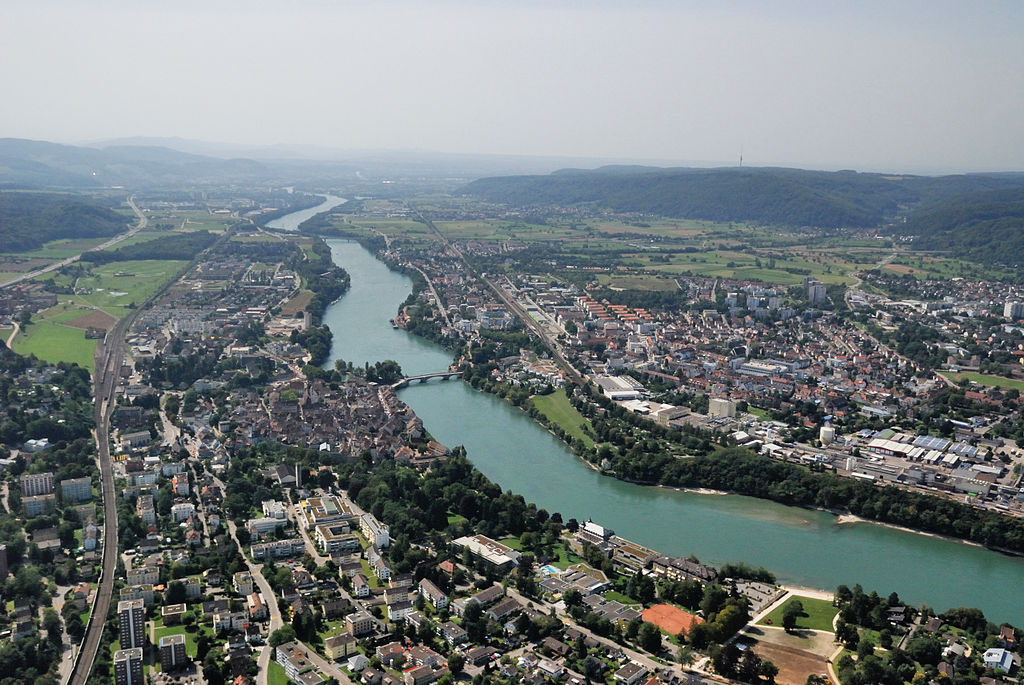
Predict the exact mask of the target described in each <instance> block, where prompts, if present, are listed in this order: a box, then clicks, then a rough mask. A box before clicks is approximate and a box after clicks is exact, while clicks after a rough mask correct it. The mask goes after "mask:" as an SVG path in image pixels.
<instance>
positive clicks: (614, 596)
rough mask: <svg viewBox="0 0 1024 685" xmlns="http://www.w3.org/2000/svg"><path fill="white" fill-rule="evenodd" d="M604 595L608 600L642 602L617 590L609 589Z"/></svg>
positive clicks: (624, 602) (627, 602)
mask: <svg viewBox="0 0 1024 685" xmlns="http://www.w3.org/2000/svg"><path fill="white" fill-rule="evenodd" d="M603 597H604V598H605V599H608V600H615V601H617V602H622V603H623V604H640V602H638V601H636V600H635V599H633V598H632V597H630V596H629V595H624V594H622V593H621V592H618V591H616V590H609V591H608V592H606V593H604V595H603Z"/></svg>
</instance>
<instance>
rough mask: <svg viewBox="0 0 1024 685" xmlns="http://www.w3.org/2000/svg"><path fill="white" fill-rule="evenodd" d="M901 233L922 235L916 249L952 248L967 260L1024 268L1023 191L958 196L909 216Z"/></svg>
mask: <svg viewBox="0 0 1024 685" xmlns="http://www.w3.org/2000/svg"><path fill="white" fill-rule="evenodd" d="M901 231H902V232H904V233H908V234H910V235H914V236H917V240H915V241H914V242H915V247H917V248H919V249H924V250H948V251H950V252H951V253H952V254H955V255H957V256H962V257H965V258H967V259H971V260H975V261H979V262H987V263H996V264H1004V265H1008V266H1020V265H1021V264H1024V188H1005V189H1001V190H987V191H983V192H975V193H967V194H964V195H957V196H955V197H951V198H949V199H946V200H941V201H938V202H934V203H931V204H929V205H927V206H925V207H922V208H921V209H919V210H918V211H915V212H912V213H911V214H910V216H908V217H907V223H906V225H905V226H904V227H903V228H902V229H901Z"/></svg>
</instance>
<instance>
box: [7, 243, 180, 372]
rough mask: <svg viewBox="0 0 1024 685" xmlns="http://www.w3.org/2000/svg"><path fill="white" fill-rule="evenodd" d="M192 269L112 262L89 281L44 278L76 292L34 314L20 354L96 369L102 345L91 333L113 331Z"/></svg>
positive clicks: (147, 262) (94, 272)
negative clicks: (180, 273) (96, 353)
mask: <svg viewBox="0 0 1024 685" xmlns="http://www.w3.org/2000/svg"><path fill="white" fill-rule="evenodd" d="M186 263H187V262H184V261H170V260H166V261H161V260H144V261H135V262H112V263H110V264H103V265H101V266H96V267H93V268H92V269H91V271H90V272H89V275H87V276H82V277H78V278H73V277H71V276H69V275H67V274H56V275H54V274H46V276H43V277H40V280H51V279H52V280H53V281H54V282H55V284H56V285H57V286H58V287H62V288H72V289H74V291H75V292H74V294H69V295H66V294H61V295H58V302H57V304H56V305H55V306H53V307H50V308H49V309H47V310H44V311H42V312H38V313H36V314H34V315H33V316H32V323H31V324H30V325H29V326H28V328H27V329H24V330H22V331H21V332H20V333H19V334H18V337H17V338H16V339H15V341H14V349H15V350H16V351H17V352H19V353H22V354H30V353H32V354H35V355H36V356H37V357H39V358H40V359H45V360H46V361H50V362H58V361H73V362H76V363H78V364H80V365H82V366H84V367H86V368H88V369H92V364H93V360H92V355H93V351H94V350H95V348H96V340H88V339H86V337H85V333H86V329H88V328H99V329H103V330H107V329H109V328H110V327H112V326H113V325H114V323H116V322H117V320H118V319H120V318H122V317H123V316H125V315H126V314H127V313H128V312H129V311H131V309H132V308H133V307H135V306H137V305H139V304H140V303H142V302H143V301H144V300H145V299H146V298H147V297H149V296H150V295H151V294H153V293H154V292H155V291H156V290H157V289H159V288H160V287H161V286H162V285H163V284H164V283H166V282H167V281H168V280H169V279H171V278H173V277H174V276H175V275H176V274H177V273H178V271H179V270H180V269H181V268H182V267H183V266H185V264H186Z"/></svg>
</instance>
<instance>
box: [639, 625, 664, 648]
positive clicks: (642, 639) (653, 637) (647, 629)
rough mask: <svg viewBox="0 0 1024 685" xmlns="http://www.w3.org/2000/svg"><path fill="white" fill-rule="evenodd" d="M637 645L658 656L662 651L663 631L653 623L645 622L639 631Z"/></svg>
mask: <svg viewBox="0 0 1024 685" xmlns="http://www.w3.org/2000/svg"><path fill="white" fill-rule="evenodd" d="M636 643H637V646H638V647H640V649H642V650H644V651H645V652H650V653H651V654H657V653H658V652H660V651H661V631H660V630H658V627H657V626H655V625H654V624H653V623H648V622H647V621H644V622H643V624H642V625H641V626H640V630H639V631H637V635H636Z"/></svg>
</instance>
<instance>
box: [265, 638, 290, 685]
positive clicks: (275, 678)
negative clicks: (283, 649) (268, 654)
mask: <svg viewBox="0 0 1024 685" xmlns="http://www.w3.org/2000/svg"><path fill="white" fill-rule="evenodd" d="M267 649H269V647H268V648H267ZM267 684H268V685H291V681H290V680H288V676H287V674H285V672H284V667H283V666H281V664H279V663H277V662H276V661H271V662H270V665H269V667H268V669H267Z"/></svg>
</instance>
